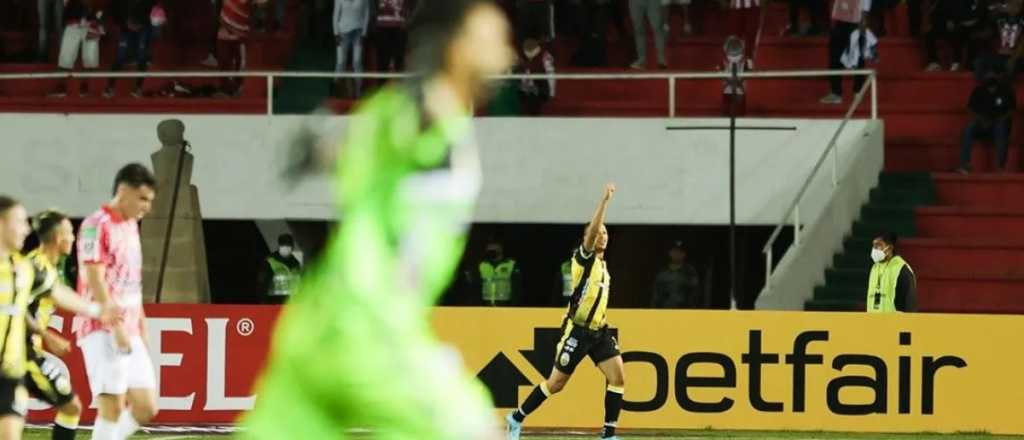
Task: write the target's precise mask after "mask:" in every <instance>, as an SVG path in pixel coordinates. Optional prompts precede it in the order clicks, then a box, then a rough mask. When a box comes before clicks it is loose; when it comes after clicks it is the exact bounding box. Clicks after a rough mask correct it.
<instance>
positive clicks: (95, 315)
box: [50, 283, 117, 325]
mask: <svg viewBox="0 0 1024 440" xmlns="http://www.w3.org/2000/svg"><path fill="white" fill-rule="evenodd" d="M50 298H52V299H53V303H54V304H56V305H57V307H60V308H62V309H64V310H67V311H69V312H71V313H74V314H76V315H78V316H85V317H88V318H92V319H98V320H100V321H101V322H103V324H104V325H110V324H112V323H114V322H116V320H117V306H115V305H114V304H113V303H112V302H109V301H108V302H107V303H106V305H103V304H101V303H99V302H90V301H86V300H85V299H83V298H82V297H80V296H78V294H77V293H75V292H74V291H73V290H71V289H70V288H68V287H67V286H65V285H64V284H61V283H58V284H57V285H55V286H53V290H52V291H51V292H50Z"/></svg>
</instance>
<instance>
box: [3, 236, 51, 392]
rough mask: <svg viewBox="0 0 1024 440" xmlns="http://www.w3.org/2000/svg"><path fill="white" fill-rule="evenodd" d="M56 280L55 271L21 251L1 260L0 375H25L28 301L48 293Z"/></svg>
mask: <svg viewBox="0 0 1024 440" xmlns="http://www.w3.org/2000/svg"><path fill="white" fill-rule="evenodd" d="M56 281H57V273H56V271H53V270H49V269H47V268H46V267H37V266H36V265H35V264H33V262H32V260H29V259H28V258H25V257H23V256H21V255H20V254H17V253H14V254H11V255H10V256H8V257H7V258H6V259H3V260H0V374H2V375H3V376H4V377H7V378H11V379H21V378H22V377H23V376H24V375H25V362H26V355H27V349H26V342H27V336H26V334H27V333H28V330H27V329H26V326H25V314H26V311H27V309H28V303H29V301H30V299H31V298H32V297H34V296H36V295H42V294H43V293H46V292H49V291H50V289H52V288H53V285H54V283H56Z"/></svg>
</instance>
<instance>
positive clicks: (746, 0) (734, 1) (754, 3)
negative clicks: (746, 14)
mask: <svg viewBox="0 0 1024 440" xmlns="http://www.w3.org/2000/svg"><path fill="white" fill-rule="evenodd" d="M758 6H761V0H729V7H730V8H732V9H747V8H756V7H758Z"/></svg>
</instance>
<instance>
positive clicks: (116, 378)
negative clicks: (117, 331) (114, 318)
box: [79, 331, 156, 398]
mask: <svg viewBox="0 0 1024 440" xmlns="http://www.w3.org/2000/svg"><path fill="white" fill-rule="evenodd" d="M131 344H132V352H131V353H129V354H121V353H119V352H118V351H117V348H116V346H115V344H114V337H113V336H112V335H111V334H110V333H109V332H106V331H97V332H94V333H92V334H90V335H89V336H86V337H85V339H83V340H81V341H80V342H79V346H80V347H82V357H84V358H85V374H86V375H87V376H88V377H89V388H90V389H92V395H93V398H95V397H96V396H99V395H100V394H125V393H126V392H127V391H128V390H129V389H137V388H144V389H155V388H156V375H155V373H154V371H153V361H152V360H151V359H150V357H149V350H148V349H147V348H146V344H143V343H142V338H141V337H139V336H132V338H131Z"/></svg>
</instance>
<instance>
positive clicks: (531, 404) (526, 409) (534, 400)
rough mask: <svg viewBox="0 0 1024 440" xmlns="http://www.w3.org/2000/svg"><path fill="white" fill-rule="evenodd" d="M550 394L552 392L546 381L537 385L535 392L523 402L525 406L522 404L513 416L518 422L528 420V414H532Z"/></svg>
mask: <svg viewBox="0 0 1024 440" xmlns="http://www.w3.org/2000/svg"><path fill="white" fill-rule="evenodd" d="M550 394H551V393H549V392H548V391H547V384H546V383H541V384H540V385H537V387H536V388H534V389H533V392H531V393H530V396H529V397H527V398H526V401H525V402H523V406H520V407H519V409H517V410H516V412H514V413H512V418H513V419H515V420H516V421H517V422H519V423H522V422H523V420H526V416H528V415H530V413H532V412H533V411H534V410H536V409H537V408H539V407H540V404H542V403H544V401H545V400H547V398H548V396H549V395H550Z"/></svg>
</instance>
